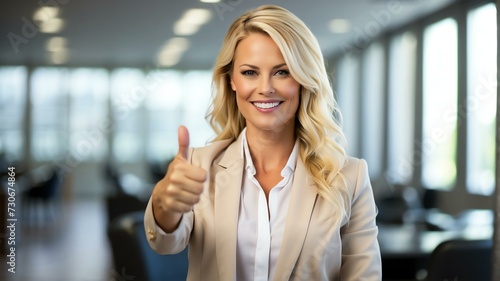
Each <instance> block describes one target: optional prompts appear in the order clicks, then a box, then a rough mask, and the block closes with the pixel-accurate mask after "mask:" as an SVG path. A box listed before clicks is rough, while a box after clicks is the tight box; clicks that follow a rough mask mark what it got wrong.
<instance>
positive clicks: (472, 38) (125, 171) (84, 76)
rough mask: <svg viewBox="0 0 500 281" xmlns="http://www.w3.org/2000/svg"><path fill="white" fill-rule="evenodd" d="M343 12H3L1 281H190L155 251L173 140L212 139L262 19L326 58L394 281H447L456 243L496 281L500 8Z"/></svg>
mask: <svg viewBox="0 0 500 281" xmlns="http://www.w3.org/2000/svg"><path fill="white" fill-rule="evenodd" d="M348 2H349V1H342V0H332V1H320V0H318V1H310V2H306V1H248V0H246V1H245V0H222V1H217V0H212V1H209V0H189V1H149V2H137V1H131V0H125V1H109V2H100V1H95V0H92V1H84V2H83V1H71V0H53V1H38V2H33V3H30V4H27V3H4V4H3V6H4V8H2V9H0V10H1V11H0V15H1V16H0V23H1V24H0V30H1V34H3V39H2V40H0V50H1V52H0V120H1V122H0V156H1V157H0V158H1V162H0V168H1V169H2V170H1V171H0V174H1V175H2V176H1V181H2V182H1V185H2V195H1V196H2V199H3V200H2V205H1V208H2V210H0V214H1V215H2V217H1V219H2V223H1V224H0V225H2V226H3V233H2V237H1V239H2V244H3V248H2V255H1V256H0V261H2V262H1V266H0V269H1V270H2V272H1V273H0V279H2V280H51V281H52V280H82V281H83V280H89V281H93V280H96V281H98V280H184V279H185V271H186V268H187V263H186V252H183V253H181V254H179V255H177V256H159V255H156V254H155V253H152V252H151V250H150V249H147V247H146V246H147V243H146V240H145V236H144V233H143V230H141V220H142V213H143V211H144V208H145V206H146V204H147V201H148V199H149V196H150V194H151V191H152V188H153V187H154V185H155V183H156V182H157V181H158V180H159V179H161V178H162V177H163V175H164V173H165V171H166V168H167V166H168V163H169V161H170V159H171V158H172V157H173V156H174V155H175V154H176V152H177V128H178V126H179V125H185V126H186V127H187V128H188V129H189V132H190V141H191V143H190V145H191V146H195V147H197V146H203V145H206V144H207V143H208V142H209V141H210V140H211V139H212V138H213V137H214V135H213V131H212V129H211V128H210V126H209V125H208V122H207V121H206V120H205V115H206V112H207V109H208V107H209V106H210V99H211V95H212V92H211V90H212V88H211V67H212V65H213V63H214V61H215V58H216V55H217V52H218V50H219V48H220V45H221V42H222V39H223V36H224V34H225V32H226V31H227V28H228V27H229V24H230V23H231V22H232V20H234V19H235V18H236V17H237V16H238V15H240V14H241V13H242V12H244V11H246V10H248V9H250V8H252V7H257V6H259V5H261V4H266V3H272V4H277V5H280V6H283V7H285V8H287V9H289V10H290V11H292V12H293V13H295V14H296V15H297V16H298V17H299V18H301V19H303V20H304V22H305V23H306V24H307V25H308V26H309V27H310V28H311V30H312V32H313V33H314V34H315V35H316V36H317V38H318V41H319V43H320V45H321V48H322V51H323V54H324V57H325V61H326V65H327V70H328V72H329V75H330V78H331V82H332V87H333V89H334V92H335V97H336V99H337V102H338V104H339V106H340V108H341V111H342V120H343V130H344V133H345V135H346V138H347V141H348V143H347V152H348V154H350V155H352V156H355V157H360V158H363V159H365V160H366V161H367V163H368V168H369V173H370V179H371V183H372V187H373V191H374V195H375V200H376V203H377V207H378V210H379V213H378V217H377V222H378V224H379V231H380V232H379V243H380V246H381V255H382V260H383V279H384V280H431V279H430V278H432V276H439V275H433V274H439V273H434V272H433V270H437V271H439V270H443V268H444V269H447V270H448V269H449V267H450V265H449V264H448V265H439V266H436V265H435V264H433V262H434V261H436V260H437V258H435V255H436V252H437V251H436V249H438V245H441V243H443V242H446V241H449V240H464V241H467V242H475V243H476V244H474V245H473V246H472V250H471V249H469V250H470V252H467V253H466V254H465V255H464V257H463V258H464V259H465V264H468V265H469V266H470V267H469V268H468V271H473V269H474V270H475V269H476V267H477V270H478V271H480V272H483V273H484V272H486V273H484V274H483V273H481V274H483V275H476V277H477V278H479V279H474V280H482V279H481V278H490V277H491V274H490V273H491V270H492V266H491V264H492V258H491V252H492V250H491V249H492V242H491V238H492V236H493V233H494V227H493V221H494V212H493V209H494V208H493V206H494V202H495V201H494V194H495V185H496V180H495V155H496V142H495V138H496V126H497V124H496V123H497V120H496V118H497V43H498V39H497V10H496V3H495V1H488V0H474V1H465V0H439V1H434V0H422V1H402V0H381V1H375V0H363V1H350V2H352V3H350V2H349V3H348ZM190 9H194V10H190ZM190 16H193V17H194V18H189V17H190ZM183 24H184V25H183ZM12 168H14V169H12ZM9 203H15V204H9ZM11 213H13V215H11ZM9 216H10V217H9ZM9 218H10V219H11V220H9ZM12 218H14V219H16V220H15V221H12ZM12 223H14V225H15V229H13V228H10V229H9V228H8V226H9V225H12ZM141 231H142V232H141ZM12 237H14V239H12ZM9 238H11V240H9ZM9 241H15V244H14V245H10V244H8V243H9ZM12 246H14V247H13V248H14V251H12ZM475 250H477V251H475ZM12 252H14V254H15V258H14V260H15V271H16V272H15V273H13V272H12V270H11V271H9V268H10V269H11V268H12V264H9V261H11V260H12V257H9V255H10V254H12ZM471 253H472V254H471ZM457 256H460V254H458V255H457ZM454 262H456V263H455V266H453V267H454V268H452V270H457V271H458V270H459V267H460V266H457V264H460V262H464V261H454ZM436 268H438V269H436ZM457 274H458V273H457ZM485 276H487V277H485ZM441 280H444V279H441ZM449 280H454V279H449ZM458 280H462V279H458ZM485 280H486V279H485Z"/></svg>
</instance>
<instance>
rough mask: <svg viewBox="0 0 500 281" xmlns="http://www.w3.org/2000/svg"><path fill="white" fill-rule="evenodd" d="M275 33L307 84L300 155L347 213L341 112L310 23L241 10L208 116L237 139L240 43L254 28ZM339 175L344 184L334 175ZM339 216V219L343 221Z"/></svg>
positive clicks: (321, 189) (273, 9)
mask: <svg viewBox="0 0 500 281" xmlns="http://www.w3.org/2000/svg"><path fill="white" fill-rule="evenodd" d="M256 32H257V33H262V34H266V35H268V36H270V37H271V38H272V39H273V41H274V42H275V43H276V45H277V46H278V48H279V49H280V51H281V53H282V55H283V57H284V59H285V62H286V64H287V66H288V68H289V69H290V74H291V75H292V77H293V78H294V79H295V80H296V81H297V82H298V83H299V84H300V85H301V90H300V105H299V108H298V110H297V116H296V120H297V122H296V136H297V138H298V139H299V142H300V145H299V147H300V152H299V155H300V157H301V159H302V161H303V162H304V163H305V166H306V167H307V170H308V172H309V173H310V174H311V176H312V178H313V181H314V184H315V186H316V188H317V192H318V194H319V195H320V196H321V197H323V198H324V199H325V200H326V201H327V202H328V203H330V204H331V205H332V207H333V208H334V211H336V213H340V214H343V215H344V216H345V214H346V208H347V204H348V196H347V188H346V182H345V180H344V178H343V176H342V175H341V174H340V170H341V169H342V168H343V166H344V165H345V163H346V157H347V156H346V153H345V150H344V147H343V146H342V143H343V142H344V135H343V133H342V130H341V114H340V111H339V108H338V105H337V103H336V101H335V99H334V96H333V91H332V88H331V85H330V81H329V79H328V75H327V72H326V68H325V63H324V60H323V55H322V53H321V49H320V47H319V44H318V42H317V40H316V38H315V36H314V35H313V34H312V32H311V31H310V30H309V29H308V28H307V26H306V25H305V24H304V23H303V22H302V21H301V20H300V19H299V18H298V17H296V16H295V15H294V14H292V13H291V12H289V11H288V10H286V9H284V8H281V7H278V6H274V5H264V6H261V7H259V8H257V9H255V10H251V11H249V12H247V13H245V14H243V15H241V16H240V17H239V18H238V19H237V20H236V21H234V22H233V24H232V25H231V26H230V27H229V30H228V32H227V34H226V37H225V38H224V42H223V44H222V48H221V50H220V52H219V55H218V57H217V61H216V63H215V66H214V73H213V87H214V99H213V104H212V106H211V108H210V109H209V114H208V116H207V118H208V119H209V122H210V125H211V126H212V128H213V129H214V131H215V132H216V137H215V139H214V141H216V140H223V139H232V140H236V138H237V137H238V136H239V134H240V133H241V131H242V130H243V129H244V128H245V119H244V117H243V116H242V115H241V113H240V112H239V110H238V106H237V104H236V97H235V94H234V92H233V91H232V89H231V86H230V75H231V72H232V67H233V59H234V55H235V51H236V47H237V46H238V43H239V42H240V41H241V40H242V39H244V38H246V37H247V36H248V35H249V34H251V33H256ZM337 176H339V177H340V178H341V179H342V180H341V181H340V183H339V182H338V181H335V182H336V183H338V184H336V186H333V184H334V178H336V177H337ZM340 219H341V218H340V216H339V221H340Z"/></svg>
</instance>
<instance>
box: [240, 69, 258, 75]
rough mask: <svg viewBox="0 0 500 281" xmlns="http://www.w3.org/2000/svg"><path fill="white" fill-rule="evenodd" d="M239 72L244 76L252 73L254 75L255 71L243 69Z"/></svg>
mask: <svg viewBox="0 0 500 281" xmlns="http://www.w3.org/2000/svg"><path fill="white" fill-rule="evenodd" d="M241 74H243V75H245V76H252V75H255V74H256V73H255V71H254V70H244V71H242V72H241Z"/></svg>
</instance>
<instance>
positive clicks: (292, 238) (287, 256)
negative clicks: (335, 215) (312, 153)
mask: <svg viewBox="0 0 500 281" xmlns="http://www.w3.org/2000/svg"><path fill="white" fill-rule="evenodd" d="M291 192H292V194H291V197H290V203H289V204H290V205H289V207H288V214H287V217H286V223H285V231H284V234H283V235H284V236H283V240H282V243H281V248H280V254H279V256H278V261H277V264H276V269H275V274H274V280H290V277H291V274H292V270H293V269H294V268H295V264H296V263H297V260H298V258H299V255H300V252H301V250H302V247H303V245H304V241H305V238H306V234H307V231H308V229H309V222H310V220H311V215H312V212H313V209H314V204H315V202H316V197H317V191H316V188H315V187H314V185H313V181H312V179H311V177H310V176H309V173H308V172H307V169H306V167H305V165H304V162H302V159H300V157H299V158H298V159H297V167H296V169H295V176H294V180H293V185H292V191H291Z"/></svg>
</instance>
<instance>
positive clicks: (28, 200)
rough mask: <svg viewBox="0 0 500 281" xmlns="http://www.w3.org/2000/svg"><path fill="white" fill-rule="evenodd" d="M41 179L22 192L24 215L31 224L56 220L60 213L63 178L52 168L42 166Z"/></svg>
mask: <svg viewBox="0 0 500 281" xmlns="http://www.w3.org/2000/svg"><path fill="white" fill-rule="evenodd" d="M37 172H40V174H41V175H42V179H41V180H40V181H37V182H35V183H34V184H32V186H30V187H29V188H28V189H27V190H25V191H23V192H22V200H23V202H22V203H23V204H22V206H23V211H24V217H25V218H27V221H28V222H29V223H30V224H33V223H34V224H37V225H41V224H45V223H49V222H55V220H56V218H57V215H58V214H59V213H60V212H59V208H60V204H61V188H62V180H61V179H59V178H58V175H57V172H56V171H55V170H54V169H52V168H47V167H41V168H40V170H39V171H37Z"/></svg>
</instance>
